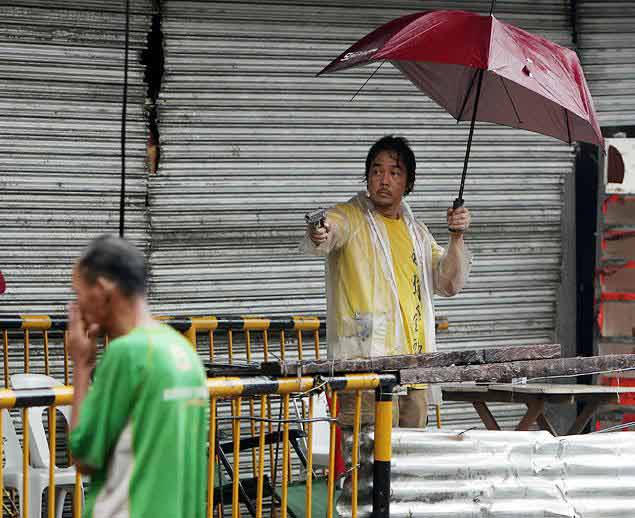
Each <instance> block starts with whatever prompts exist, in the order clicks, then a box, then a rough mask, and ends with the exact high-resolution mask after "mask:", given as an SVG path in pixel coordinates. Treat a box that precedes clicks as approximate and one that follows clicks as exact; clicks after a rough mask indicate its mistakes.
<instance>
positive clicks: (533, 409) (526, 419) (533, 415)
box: [516, 400, 545, 432]
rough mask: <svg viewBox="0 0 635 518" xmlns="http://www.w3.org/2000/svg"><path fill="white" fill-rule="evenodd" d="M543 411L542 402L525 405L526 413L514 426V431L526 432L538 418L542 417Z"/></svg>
mask: <svg viewBox="0 0 635 518" xmlns="http://www.w3.org/2000/svg"><path fill="white" fill-rule="evenodd" d="M544 410H545V402H544V401H543V400H538V401H532V402H531V403H527V413H526V414H525V415H524V416H523V418H522V419H521V420H520V422H519V423H518V425H516V430H517V431H520V432H526V431H527V430H529V427H530V426H531V425H532V424H534V423H535V422H536V419H538V416H540V415H542V413H543V412H544Z"/></svg>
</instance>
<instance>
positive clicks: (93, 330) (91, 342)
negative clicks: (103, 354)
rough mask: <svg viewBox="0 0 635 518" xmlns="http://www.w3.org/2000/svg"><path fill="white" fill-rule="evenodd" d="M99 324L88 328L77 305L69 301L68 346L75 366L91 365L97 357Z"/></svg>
mask: <svg viewBox="0 0 635 518" xmlns="http://www.w3.org/2000/svg"><path fill="white" fill-rule="evenodd" d="M98 333H99V326H98V325H97V324H92V325H90V326H89V327H88V328H86V325H85V323H84V320H83V318H82V314H81V311H80V310H79V305H78V304H77V303H76V302H71V304H70V305H69V306H68V347H69V351H70V355H71V359H72V360H73V363H74V364H75V365H76V366H77V365H80V366H92V365H94V363H95V360H96V358H97V345H96V342H95V340H96V338H97V334H98Z"/></svg>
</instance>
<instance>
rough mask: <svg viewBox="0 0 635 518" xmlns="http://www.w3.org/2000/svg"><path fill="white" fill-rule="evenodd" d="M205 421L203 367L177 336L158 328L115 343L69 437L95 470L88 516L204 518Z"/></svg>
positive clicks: (88, 495) (88, 497)
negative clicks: (202, 517)
mask: <svg viewBox="0 0 635 518" xmlns="http://www.w3.org/2000/svg"><path fill="white" fill-rule="evenodd" d="M208 416H209V405H208V392H207V387H206V378H205V373H204V370H203V366H202V364H201V361H200V359H199V358H198V356H197V355H196V353H195V352H194V351H193V350H192V347H191V346H190V344H189V342H188V341H187V340H186V339H185V338H184V337H183V336H181V335H180V334H179V333H178V332H176V331H174V330H173V329H172V328H170V327H168V326H165V325H159V326H157V327H148V328H136V329H134V330H133V331H132V332H130V333H129V334H127V335H125V336H122V337H119V338H117V339H116V340H113V341H112V342H111V343H110V345H109V346H108V348H107V349H106V351H105V352H104V354H103V357H102V358H101V360H100V361H99V363H98V365H97V369H96V371H95V378H94V381H93V384H92V385H91V387H90V389H89V391H88V394H87V396H86V399H85V400H84V402H83V403H82V406H81V412H80V417H79V422H78V424H77V426H76V428H75V429H74V430H73V432H72V433H71V437H70V443H71V450H72V452H73V455H74V456H75V458H77V460H78V461H79V462H80V463H82V464H84V465H85V466H87V467H89V468H92V469H93V470H94V472H93V474H92V475H91V484H90V489H89V490H88V491H87V492H86V503H85V506H84V517H85V518H101V517H109V518H110V517H117V518H119V517H121V518H124V517H126V518H127V517H134V518H145V517H147V518H162V517H165V518H168V517H169V518H174V517H177V516H178V517H179V518H200V517H201V516H203V515H204V513H205V505H206V501H205V491H206V476H207V469H206V465H207V455H206V441H207V426H208Z"/></svg>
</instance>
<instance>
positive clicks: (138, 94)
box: [0, 0, 152, 313]
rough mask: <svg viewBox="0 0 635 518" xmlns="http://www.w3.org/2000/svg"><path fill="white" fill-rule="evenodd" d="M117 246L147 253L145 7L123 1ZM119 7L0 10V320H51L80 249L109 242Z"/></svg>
mask: <svg viewBox="0 0 635 518" xmlns="http://www.w3.org/2000/svg"><path fill="white" fill-rule="evenodd" d="M130 5H131V12H132V15H131V19H130V54H129V89H128V116H127V135H126V138H127V148H126V156H127V174H128V186H127V192H128V196H127V236H128V237H130V238H131V239H132V240H133V241H134V242H135V243H137V244H138V245H139V246H141V247H142V248H146V247H147V240H148V228H147V217H146V208H145V201H146V175H145V144H146V138H147V132H146V127H145V120H144V109H143V106H144V98H145V90H146V85H145V84H144V82H143V66H142V65H141V64H140V62H139V61H140V52H141V50H142V49H143V48H144V47H145V40H146V35H147V32H148V30H149V28H150V17H151V13H152V7H151V1H150V0H131V2H130ZM124 13H125V2H123V1H118V2H108V3H104V2H98V1H94V0H68V1H48V0H47V1H44V0H16V1H14V2H10V5H9V4H8V3H7V2H4V3H3V4H2V5H0V56H1V57H0V63H1V66H2V77H0V226H1V227H2V235H1V236H0V250H1V252H0V269H1V270H2V271H3V272H4V275H5V277H6V281H7V292H6V293H5V294H4V295H2V296H1V299H0V303H1V305H0V311H1V312H3V313H19V312H24V313H37V312H39V313H51V312H53V311H61V310H63V309H64V308H65V305H66V302H67V300H68V299H69V297H70V268H71V265H72V262H73V260H74V259H75V258H76V257H77V255H78V254H79V251H80V250H81V249H82V247H83V246H85V245H86V243H87V242H88V240H89V239H90V238H92V237H94V236H96V235H99V234H101V233H105V232H110V233H117V232H118V213H119V185H120V180H119V175H120V170H121V166H120V156H121V154H120V153H121V147H120V136H121V116H122V115H121V113H122V96H123V74H124V72H123V64H124V28H125V16H124Z"/></svg>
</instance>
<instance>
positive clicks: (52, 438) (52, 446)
mask: <svg viewBox="0 0 635 518" xmlns="http://www.w3.org/2000/svg"><path fill="white" fill-rule="evenodd" d="M55 410H56V407H55V406H50V407H49V409H48V421H49V491H48V493H49V494H48V497H49V498H48V518H55V450H56V440H57V429H56V426H55V418H56V417H57V416H56V414H55Z"/></svg>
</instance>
